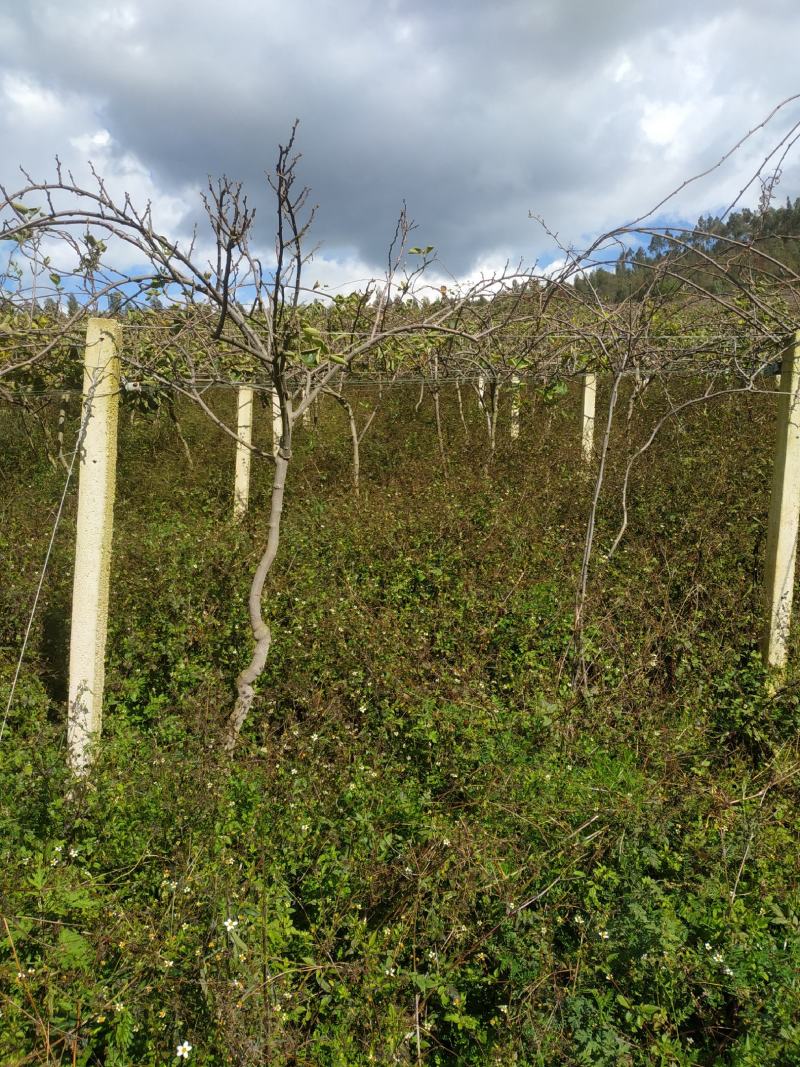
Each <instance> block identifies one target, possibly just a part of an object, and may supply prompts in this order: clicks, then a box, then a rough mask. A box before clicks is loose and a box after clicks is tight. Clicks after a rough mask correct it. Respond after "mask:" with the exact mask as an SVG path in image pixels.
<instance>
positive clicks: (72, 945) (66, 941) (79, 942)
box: [56, 926, 94, 971]
mask: <svg viewBox="0 0 800 1067" xmlns="http://www.w3.org/2000/svg"><path fill="white" fill-rule="evenodd" d="M56 950H57V952H58V955H59V957H60V959H61V963H62V965H63V966H64V967H74V968H76V969H77V970H79V971H86V970H88V969H89V965H90V963H91V962H92V960H93V959H94V952H93V951H92V946H91V945H90V944H89V942H88V941H87V940H86V938H85V937H83V936H82V935H81V934H79V933H78V931H77V930H71V929H70V928H69V927H68V926H65V927H63V928H62V930H61V933H60V934H59V935H58V942H57V944H56Z"/></svg>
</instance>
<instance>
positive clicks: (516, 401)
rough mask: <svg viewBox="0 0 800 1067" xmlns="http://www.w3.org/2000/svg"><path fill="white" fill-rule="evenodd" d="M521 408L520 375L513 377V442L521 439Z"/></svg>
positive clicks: (513, 375)
mask: <svg viewBox="0 0 800 1067" xmlns="http://www.w3.org/2000/svg"><path fill="white" fill-rule="evenodd" d="M520 406H521V397H520V384H519V375H517V374H512V375H511V440H512V441H516V440H517V438H518V437H519V412H520Z"/></svg>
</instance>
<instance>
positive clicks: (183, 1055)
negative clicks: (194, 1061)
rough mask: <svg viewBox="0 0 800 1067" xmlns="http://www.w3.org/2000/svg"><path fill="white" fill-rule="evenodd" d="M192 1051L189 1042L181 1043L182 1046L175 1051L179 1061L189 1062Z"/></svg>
mask: <svg viewBox="0 0 800 1067" xmlns="http://www.w3.org/2000/svg"><path fill="white" fill-rule="evenodd" d="M191 1051H192V1046H191V1045H190V1044H189V1042H188V1041H181V1043H180V1045H178V1047H177V1049H176V1050H175V1055H176V1056H177V1057H178V1059H179V1060H188V1059H189V1053H190V1052H191Z"/></svg>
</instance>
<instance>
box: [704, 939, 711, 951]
mask: <svg viewBox="0 0 800 1067" xmlns="http://www.w3.org/2000/svg"><path fill="white" fill-rule="evenodd" d="M713 947H714V946H713V945H712V944H711V942H710V941H706V943H705V945H703V948H704V949H705V950H706V952H710V951H711V949H712V948H713Z"/></svg>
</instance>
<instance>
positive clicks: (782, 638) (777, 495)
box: [761, 331, 800, 671]
mask: <svg viewBox="0 0 800 1067" xmlns="http://www.w3.org/2000/svg"><path fill="white" fill-rule="evenodd" d="M777 423H778V434H777V442H776V445H775V465H774V469H773V475H772V496H771V498H770V505H769V525H768V527H767V560H766V569H765V578H764V586H765V588H764V592H765V608H766V618H765V626H764V633H763V637H762V641H761V655H762V658H763V660H764V665H765V666H766V667H769V668H772V669H774V670H776V671H781V670H783V668H784V667H785V666H786V658H787V654H788V645H789V626H790V623H791V618H792V596H793V592H794V569H795V557H796V555H797V531H798V523H799V522H800V331H798V332H797V333H796V334H795V335H794V336H793V337H792V339H791V341H790V342H789V344H788V345H787V347H786V349H785V350H784V353H783V359H782V363H781V383H780V396H779V397H778V418H777Z"/></svg>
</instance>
